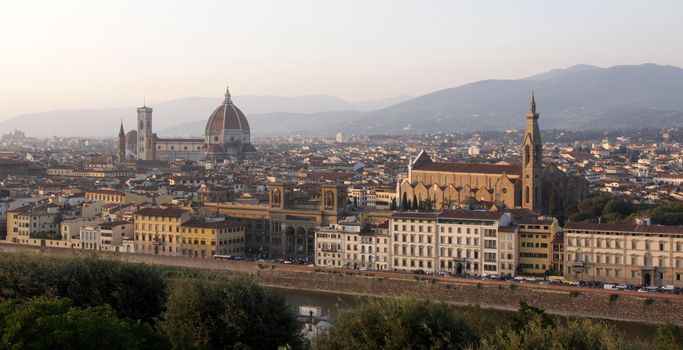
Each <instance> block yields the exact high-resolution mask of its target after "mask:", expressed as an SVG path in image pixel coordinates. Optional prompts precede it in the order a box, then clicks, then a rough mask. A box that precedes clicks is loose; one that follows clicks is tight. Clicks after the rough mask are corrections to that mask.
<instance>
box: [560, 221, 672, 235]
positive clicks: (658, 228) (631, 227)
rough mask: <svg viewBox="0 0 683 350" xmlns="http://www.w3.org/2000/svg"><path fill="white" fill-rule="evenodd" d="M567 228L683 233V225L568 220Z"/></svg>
mask: <svg viewBox="0 0 683 350" xmlns="http://www.w3.org/2000/svg"><path fill="white" fill-rule="evenodd" d="M564 229H565V231H566V230H583V231H615V232H636V233H683V226H662V225H636V224H609V223H608V224H598V223H589V222H568V223H566V224H565V225H564Z"/></svg>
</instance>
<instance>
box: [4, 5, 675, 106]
mask: <svg viewBox="0 0 683 350" xmlns="http://www.w3.org/2000/svg"><path fill="white" fill-rule="evenodd" d="M681 12H683V4H682V3H681V2H678V1H647V2H642V1H599V2H594V1H572V2H566V3H551V2H538V1H516V2H514V3H501V2H493V1H481V2H479V1H477V2H464V1H371V2H367V1H329V2H311V1H295V2H283V1H254V2H251V1H249V2H244V1H239V2H238V1H203V2H201V4H199V5H198V4H190V3H187V2H181V1H144V2H140V1H120V2H113V3H112V2H106V3H102V2H98V1H60V2H44V1H13V2H9V3H6V4H4V6H3V11H1V12H0V42H2V52H3V54H2V58H0V76H2V77H3V79H2V80H1V81H0V95H1V96H3V99H2V104H1V105H0V120H3V119H7V118H10V117H14V116H16V115H18V114H23V113H31V112H41V111H46V110H51V109H79V108H111V107H132V106H138V105H141V104H142V103H143V101H144V100H145V99H146V101H147V103H148V104H154V103H159V102H163V101H166V100H172V99H176V98H183V97H189V96H205V97H218V96H220V95H219V94H218V93H217V91H221V90H222V89H223V87H224V85H225V84H226V83H230V85H231V86H233V88H234V89H235V90H236V94H237V95H276V96H299V95H322V94H324V95H332V96H338V97H341V98H343V99H345V100H348V101H352V102H353V101H362V100H372V99H378V98H386V97H393V96H401V95H409V96H418V95H421V94H424V93H429V92H432V91H435V90H439V89H444V88H449V87H455V86H459V85H461V84H464V83H468V82H472V81H477V80H481V79H518V78H523V77H526V76H530V75H533V74H537V73H541V72H544V71H547V70H551V69H555V68H566V67H569V66H572V65H575V64H579V63H587V64H593V65H597V66H602V67H608V66H613V65H620V64H641V63H648V62H653V63H657V64H662V65H674V66H683V54H682V53H681V51H680V50H678V49H677V47H678V46H679V44H680V42H683V34H682V31H681V30H677V29H680V25H679V21H680V18H679V14H680V13H681Z"/></svg>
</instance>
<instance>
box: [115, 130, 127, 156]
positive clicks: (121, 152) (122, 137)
mask: <svg viewBox="0 0 683 350" xmlns="http://www.w3.org/2000/svg"><path fill="white" fill-rule="evenodd" d="M117 146H118V149H117V153H118V158H119V162H125V161H126V133H125V132H124V131H123V121H122V122H121V128H120V129H119V141H118V143H117Z"/></svg>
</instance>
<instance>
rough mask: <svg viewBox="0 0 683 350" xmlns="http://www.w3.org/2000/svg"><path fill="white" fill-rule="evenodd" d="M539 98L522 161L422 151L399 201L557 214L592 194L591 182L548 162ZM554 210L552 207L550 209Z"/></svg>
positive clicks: (530, 115) (410, 168) (531, 113)
mask: <svg viewBox="0 0 683 350" xmlns="http://www.w3.org/2000/svg"><path fill="white" fill-rule="evenodd" d="M538 118H539V114H538V113H537V112H536V100H535V97H534V96H533V94H532V96H531V103H530V108H529V112H528V113H527V115H526V120H527V124H526V130H525V132H524V139H523V143H522V149H521V155H522V159H521V163H520V164H507V163H497V164H482V163H479V164H476V163H449V162H434V161H432V159H431V158H430V157H429V155H428V154H427V153H426V152H424V151H422V152H420V153H419V154H418V156H417V157H416V158H415V159H414V160H411V162H410V164H409V165H408V177H407V178H405V179H403V180H402V181H400V182H399V183H398V186H397V187H398V188H397V192H398V198H399V205H401V206H403V207H405V208H410V207H411V206H412V202H416V201H417V202H418V203H422V202H425V201H428V202H430V203H431V205H432V208H433V209H436V210H442V209H452V208H463V207H467V206H468V205H470V204H471V203H474V202H477V203H482V202H483V203H485V204H487V205H489V206H495V207H497V208H523V209H528V210H530V211H533V212H536V213H548V214H555V213H557V212H559V211H560V210H562V209H563V208H564V207H566V206H569V205H571V203H575V202H577V201H579V200H582V199H585V198H587V196H588V182H587V181H586V179H585V178H583V177H582V176H580V175H579V174H566V173H565V172H563V171H562V170H560V169H559V168H558V167H557V166H555V165H554V164H546V165H544V164H543V162H542V158H543V156H542V155H543V143H542V142H541V135H540V130H539V127H538ZM550 211H552V213H550Z"/></svg>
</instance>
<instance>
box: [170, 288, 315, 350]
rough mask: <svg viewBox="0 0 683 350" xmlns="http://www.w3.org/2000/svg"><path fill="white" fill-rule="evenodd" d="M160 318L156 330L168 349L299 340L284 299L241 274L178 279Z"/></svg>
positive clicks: (298, 343) (273, 345) (295, 344)
mask: <svg viewBox="0 0 683 350" xmlns="http://www.w3.org/2000/svg"><path fill="white" fill-rule="evenodd" d="M163 316H164V321H163V323H162V329H163V330H164V331H165V332H166V334H168V336H169V338H170V339H171V342H172V343H173V348H174V349H277V348H278V347H279V346H284V345H288V346H290V348H292V349H298V348H302V347H303V344H304V343H303V340H302V338H301V337H300V335H299V327H298V325H297V323H296V320H295V316H296V315H295V314H294V313H293V311H292V310H291V309H290V308H289V305H288V304H287V303H286V302H285V299H284V297H282V296H281V295H276V294H272V293H267V292H266V291H265V290H263V288H261V287H260V286H258V285H257V284H256V283H255V282H254V281H253V280H250V279H246V278H235V279H231V280H229V281H216V282H211V281H205V280H184V281H179V282H178V284H177V285H176V286H175V287H174V288H173V291H172V292H171V294H170V296H169V300H168V304H167V309H166V312H165V313H164V315H163Z"/></svg>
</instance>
